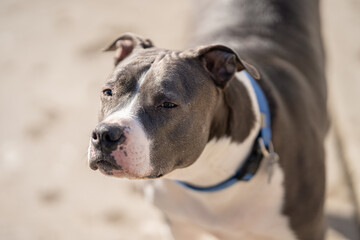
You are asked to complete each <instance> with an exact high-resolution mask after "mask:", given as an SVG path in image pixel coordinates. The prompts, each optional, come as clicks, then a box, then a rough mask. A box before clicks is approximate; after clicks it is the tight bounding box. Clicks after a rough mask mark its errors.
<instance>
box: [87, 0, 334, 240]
mask: <svg viewBox="0 0 360 240" xmlns="http://www.w3.org/2000/svg"><path fill="white" fill-rule="evenodd" d="M197 16H198V19H199V20H198V21H197V23H198V27H197V29H198V30H197V31H196V35H195V39H196V41H193V42H192V45H198V46H199V47H194V48H191V49H188V50H185V51H172V50H165V49H161V48H156V47H154V46H153V44H152V42H151V41H150V40H147V39H144V38H142V37H139V36H136V35H134V34H124V35H122V36H120V37H119V38H118V39H116V40H115V41H114V42H113V43H112V44H111V45H110V46H109V47H108V48H107V49H106V50H109V51H112V50H114V51H115V66H116V67H115V70H114V72H113V73H112V75H111V76H110V78H109V79H108V80H107V81H106V83H105V86H104V88H103V90H102V95H101V101H102V106H101V113H100V123H99V125H98V126H97V127H96V128H95V130H94V131H93V134H92V138H91V142H90V147H89V164H90V167H91V168H92V169H94V170H96V169H99V170H100V171H101V172H102V173H104V174H106V175H112V176H116V177H126V178H130V179H155V178H160V177H161V178H160V179H157V180H155V181H153V182H152V184H151V185H150V187H149V186H148V187H147V188H146V192H147V195H148V197H150V198H151V199H152V200H153V202H154V203H155V205H157V206H158V207H160V208H161V209H162V211H163V212H164V214H165V216H166V217H167V219H168V220H169V223H170V226H171V232H172V234H173V236H174V237H175V238H176V239H203V237H206V236H211V237H213V238H215V239H250V240H251V239H284V240H290V239H302V240H318V239H319V240H320V239H324V236H325V224H324V218H323V203H324V182H325V173H324V148H323V141H324V137H325V134H326V131H327V128H328V120H327V113H326V83H325V77H324V54H323V47H322V41H321V35H320V24H319V22H320V21H319V6H318V2H317V1H316V0H293V1H287V0H282V1H281V0H277V1H272V0H268V1H254V0H226V1H220V0H219V1H210V2H207V3H206V5H204V6H203V8H202V10H201V11H199V12H198V15H197ZM214 43H216V44H214ZM245 71H246V72H247V73H248V74H250V75H247V73H245ZM251 78H253V79H257V80H256V81H257V83H258V85H260V87H261V89H262V91H263V92H264V94H265V97H266V99H267V102H268V105H269V108H270V113H271V130H272V143H273V146H274V149H275V151H276V152H277V153H278V155H279V156H280V161H279V164H278V165H276V164H273V165H274V166H273V168H274V169H273V170H274V171H273V175H272V178H271V182H270V183H269V182H268V178H269V172H268V171H267V167H268V166H269V163H268V162H266V161H262V162H261V164H260V166H259V169H258V170H257V172H256V174H255V175H254V177H253V178H251V179H250V180H249V181H239V182H238V183H236V184H234V185H232V186H231V187H228V188H225V189H223V190H219V191H215V192H211V193H207V192H205V193H204V192H198V191H194V190H193V189H189V188H187V187H184V186H183V185H180V184H178V183H177V182H176V181H174V180H180V181H183V182H186V183H189V184H192V185H196V186H201V187H206V186H212V185H216V184H218V183H219V182H222V181H224V180H226V179H228V178H229V177H230V176H232V175H234V173H235V172H236V171H237V170H238V169H239V166H241V165H242V164H243V162H244V161H245V160H246V159H247V158H248V156H249V155H250V154H251V153H252V151H253V149H254V148H255V146H257V144H256V142H255V141H256V139H257V138H258V136H259V131H260V129H261V127H262V125H263V117H262V115H261V114H260V110H259V106H258V99H257V97H256V93H255V91H254V88H253V85H252V84H251Z"/></svg>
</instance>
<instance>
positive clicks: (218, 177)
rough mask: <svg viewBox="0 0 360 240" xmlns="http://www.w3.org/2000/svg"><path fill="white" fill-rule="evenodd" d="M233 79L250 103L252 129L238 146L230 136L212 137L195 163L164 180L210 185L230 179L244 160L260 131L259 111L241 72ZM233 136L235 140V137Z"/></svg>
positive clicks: (254, 96) (254, 97) (246, 79)
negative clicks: (242, 88) (239, 84)
mask: <svg viewBox="0 0 360 240" xmlns="http://www.w3.org/2000/svg"><path fill="white" fill-rule="evenodd" d="M235 78H236V79H234V81H239V83H242V85H243V86H244V87H245V88H246V91H247V93H248V96H249V98H250V102H251V103H250V104H251V107H250V108H249V109H252V112H253V114H252V115H253V117H254V120H255V121H250V122H252V124H251V125H252V128H251V129H248V131H249V133H248V134H247V135H246V138H244V139H242V140H241V142H240V143H239V142H238V141H234V136H223V137H221V138H220V139H217V138H213V139H212V140H211V141H209V142H208V144H207V145H206V147H205V149H204V151H203V152H202V154H201V155H200V157H199V158H198V159H197V160H196V161H195V163H193V164H192V165H191V166H189V167H186V168H182V169H176V170H174V171H172V172H171V173H169V174H167V175H166V176H165V178H169V179H173V180H181V181H184V182H187V183H190V184H194V185H197V186H211V185H214V184H217V183H220V182H222V181H224V180H226V179H227V178H229V177H230V176H232V175H233V174H234V173H235V172H236V170H238V168H239V167H240V166H241V164H242V162H243V161H245V159H246V157H247V156H248V155H249V153H250V151H251V149H252V146H253V143H254V141H255V139H256V137H257V135H258V133H259V130H260V125H261V124H260V121H261V120H260V111H259V107H258V102H257V99H256V95H255V92H254V89H253V87H252V85H251V83H250V79H249V78H248V77H247V76H246V75H245V73H244V72H239V73H237V74H236V75H235ZM235 85H236V83H235ZM229 87H231V86H229ZM246 117H248V116H247V115H246V114H243V115H242V118H246ZM237 120H239V119H237ZM230 122H231V120H230ZM235 137H237V138H238V136H235Z"/></svg>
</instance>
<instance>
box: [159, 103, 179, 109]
mask: <svg viewBox="0 0 360 240" xmlns="http://www.w3.org/2000/svg"><path fill="white" fill-rule="evenodd" d="M159 107H161V108H175V107H177V105H176V104H175V103H172V102H163V103H162V104H161V105H160V106H159Z"/></svg>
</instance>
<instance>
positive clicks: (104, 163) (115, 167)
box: [96, 160, 122, 171]
mask: <svg viewBox="0 0 360 240" xmlns="http://www.w3.org/2000/svg"><path fill="white" fill-rule="evenodd" d="M96 165H97V167H98V168H101V169H104V170H106V171H108V170H122V169H121V167H120V166H118V165H115V164H113V163H111V162H109V161H106V160H100V161H98V162H97V163H96Z"/></svg>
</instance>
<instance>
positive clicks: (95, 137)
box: [91, 123, 126, 150]
mask: <svg viewBox="0 0 360 240" xmlns="http://www.w3.org/2000/svg"><path fill="white" fill-rule="evenodd" d="M125 139H126V137H125V135H124V128H123V127H121V126H119V125H118V124H109V123H100V124H99V125H98V126H97V127H96V128H95V130H94V131H93V133H92V138H91V141H92V143H93V144H94V146H95V147H98V148H99V147H101V149H102V150H114V149H115V148H116V146H117V145H119V144H122V143H124V142H125Z"/></svg>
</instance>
